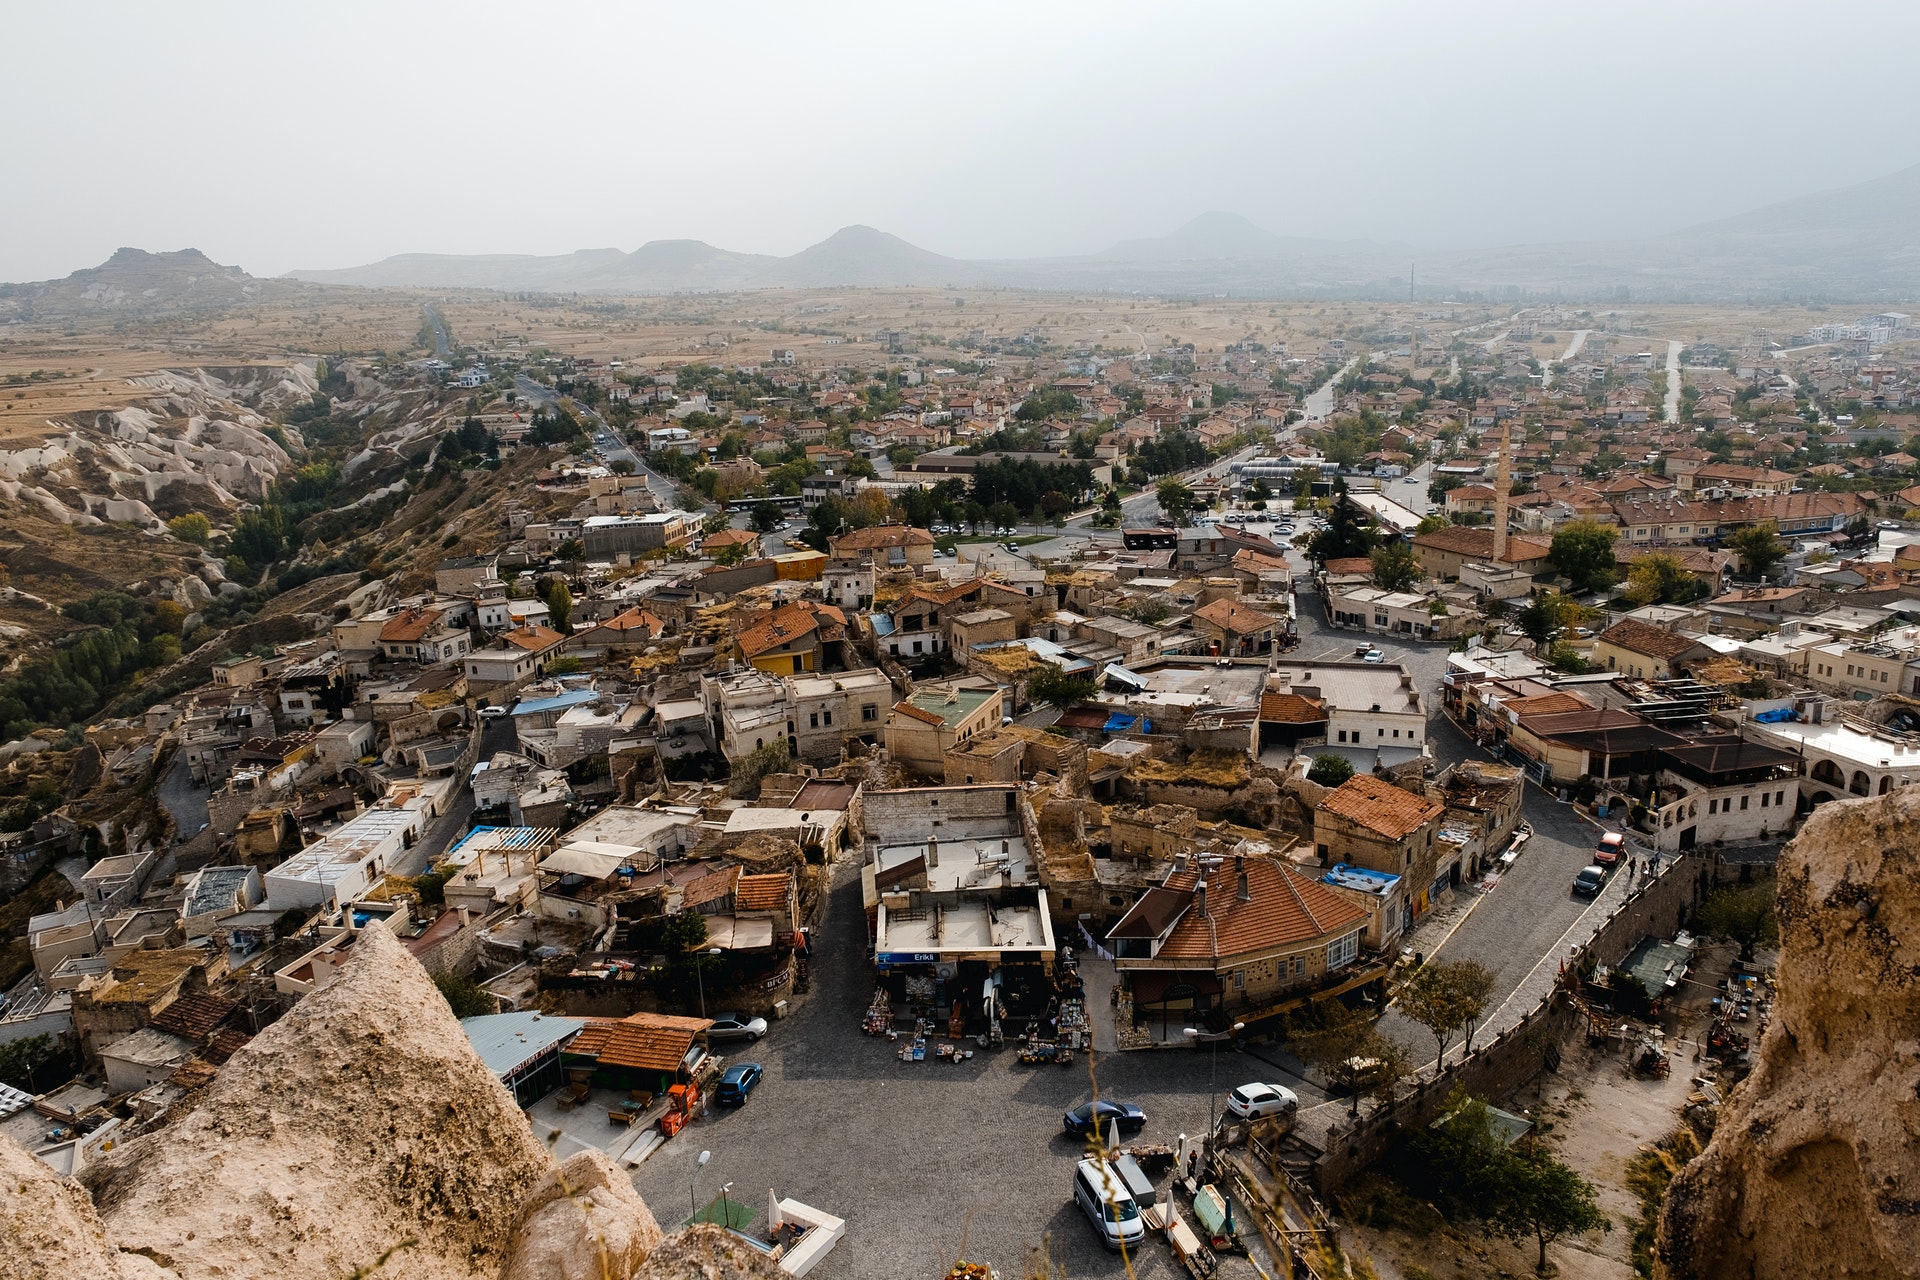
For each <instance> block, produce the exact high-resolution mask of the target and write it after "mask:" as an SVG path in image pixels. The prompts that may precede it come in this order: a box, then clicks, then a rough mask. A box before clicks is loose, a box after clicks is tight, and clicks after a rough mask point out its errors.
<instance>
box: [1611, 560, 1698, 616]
mask: <svg viewBox="0 0 1920 1280" xmlns="http://www.w3.org/2000/svg"><path fill="white" fill-rule="evenodd" d="M1699 586H1700V583H1699V580H1698V579H1696V578H1695V577H1694V576H1693V575H1692V574H1691V573H1688V572H1687V567H1686V566H1685V565H1683V564H1681V563H1680V557H1678V556H1676V555H1674V554H1672V553H1671V552H1667V551H1656V552H1654V553H1653V554H1652V555H1645V556H1641V557H1640V558H1639V559H1638V560H1635V561H1634V562H1633V567H1632V568H1631V569H1629V570H1627V590H1626V596H1627V600H1628V601H1629V602H1630V603H1632V604H1633V605H1635V606H1636V607H1644V606H1646V605H1650V604H1682V603H1684V602H1686V601H1688V600H1691V599H1693V598H1694V596H1696V595H1698V594H1699Z"/></svg>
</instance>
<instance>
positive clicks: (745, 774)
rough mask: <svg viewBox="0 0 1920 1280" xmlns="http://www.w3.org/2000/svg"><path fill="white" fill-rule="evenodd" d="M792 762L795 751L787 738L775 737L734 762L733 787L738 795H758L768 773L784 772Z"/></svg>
mask: <svg viewBox="0 0 1920 1280" xmlns="http://www.w3.org/2000/svg"><path fill="white" fill-rule="evenodd" d="M792 762H793V751H792V749H791V748H790V747H788V746H787V740H786V739H785V738H775V739H774V740H773V741H772V742H769V743H768V744H767V745H766V746H764V747H758V748H756V749H755V750H753V751H749V752H748V753H747V754H746V755H744V756H742V757H741V758H740V759H739V760H736V761H735V762H734V765H733V776H732V780H731V783H730V786H731V789H732V791H733V793H734V794H735V795H738V796H744V797H748V798H754V797H757V796H758V795H759V793H760V783H761V781H762V780H764V779H765V778H766V777H767V775H768V774H773V773H784V772H785V771H786V768H787V766H788V765H789V764H791V763H792Z"/></svg>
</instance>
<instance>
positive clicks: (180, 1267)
mask: <svg viewBox="0 0 1920 1280" xmlns="http://www.w3.org/2000/svg"><path fill="white" fill-rule="evenodd" d="M0 1178H4V1185H5V1192H6V1194H3V1195H0V1280H14V1277H20V1278H21V1280H39V1278H40V1277H49V1278H51V1277H54V1276H63V1277H64V1276H87V1277H93V1276H99V1277H103V1278H104V1280H148V1278H152V1280H165V1278H167V1277H174V1278H176V1280H198V1278H202V1277H205V1278H209V1280H210V1278H212V1277H222V1278H229V1277H236V1276H267V1275H271V1276H274V1277H276V1278H278V1280H308V1278H311V1280H339V1277H341V1276H348V1275H355V1274H362V1273H365V1272H366V1271H368V1270H370V1269H376V1268H378V1269H379V1270H380V1273H381V1274H395V1275H405V1276H408V1277H409V1278H410V1280H481V1278H482V1277H485V1278H487V1280H502V1278H510V1280H520V1278H521V1277H526V1278H528V1280H531V1278H532V1277H540V1280H607V1278H609V1277H611V1278H613V1280H630V1278H631V1277H634V1276H638V1275H643V1274H644V1275H656V1274H669V1273H662V1272H660V1271H658V1270H657V1269H655V1270H651V1271H649V1270H646V1269H645V1268H646V1267H647V1265H648V1263H649V1260H650V1259H651V1258H652V1257H653V1256H654V1255H656V1254H658V1253H660V1252H661V1250H662V1248H663V1240H662V1236H661V1232H660V1228H659V1227H658V1226H657V1225H656V1224H655V1222H654V1219H653V1215H652V1214H651V1213H650V1212H649V1211H648V1209H647V1206H646V1205H645V1204H644V1203H643V1202H642V1201H641V1200H640V1198H639V1196H638V1195H637V1194H635V1192H634V1190H633V1184H632V1183H631V1181H629V1179H628V1178H627V1177H626V1175H625V1174H623V1173H621V1172H620V1171H618V1170H616V1169H615V1168H614V1167H613V1166H612V1165H611V1164H610V1163H609V1162H608V1161H607V1159H606V1157H605V1156H603V1155H601V1154H600V1153H598V1152H585V1153H582V1154H579V1155H576V1156H574V1157H572V1158H570V1159H569V1160H567V1161H566V1163H565V1164H564V1165H563V1164H560V1163H558V1162H556V1161H555V1160H554V1159H553V1158H552V1156H550V1155H549V1154H548V1153H547V1151H546V1149H545V1148H544V1147H542V1146H541V1145H540V1143H539V1142H538V1141H536V1140H535V1138H534V1137H533V1135H532V1133H531V1132H530V1131H529V1128H528V1125H527V1121H526V1117H525V1116H524V1115H522V1114H521V1112H520V1109H519V1108H518V1107H517V1106H516V1105H515V1103H514V1101H513V1098H512V1096H511V1095H509V1094H508V1093H507V1091H506V1090H505V1089H504V1088H502V1087H501V1086H500V1084H499V1082H498V1081H496V1080H495V1079H494V1078H493V1075H492V1073H491V1072H489V1071H488V1070H487V1069H486V1067H485V1066H484V1065H483V1064H482V1063H481V1062H480V1060H479V1058H478V1057H477V1056H476V1055H475V1054H474V1053H473V1051H472V1049H471V1048H470V1047H469V1045H468V1043H467V1039H466V1036H465V1034H464V1033H463V1032H462V1031H461V1030H460V1026H459V1024H458V1023H457V1022H456V1021H455V1020H454V1018H453V1015H452V1013H451V1012H450V1011H449V1010H448V1009H447V1006H446V1002H445V1001H444V1000H443V999H441V997H440V994H439V992H438V991H436V990H435V989H434V986H433V984H432V982H431V981H429V980H428V978H427V976H426V974H425V972H424V971H423V970H422V969H421V968H420V966H419V965H418V963H416V962H415V961H414V960H413V958H412V957H410V956H408V955H407V954H406V953H405V951H404V950H403V949H402V948H401V946H400V944H399V943H398V942H396V941H394V940H393V938H391V937H390V936H389V935H388V934H387V933H386V932H385V931H383V930H379V929H373V930H369V931H368V932H366V933H365V934H363V935H362V936H361V938H360V940H359V941H358V942H357V943H356V944H355V946H354V949H353V959H352V962H351V964H350V965H349V966H348V967H347V970H346V972H345V973H344V975H343V976H341V977H340V978H339V979H337V980H336V981H335V982H334V984H333V985H332V986H330V987H328V988H327V989H326V990H324V991H320V992H317V993H315V994H314V995H312V996H310V997H308V998H307V999H306V1000H304V1001H303V1002H301V1004H300V1005H299V1006H297V1007H296V1008H295V1009H294V1011H293V1012H292V1013H290V1014H288V1015H287V1016H286V1017H285V1018H283V1019H281V1020H280V1021H279V1022H277V1023H275V1024H274V1025H273V1026H271V1027H269V1028H267V1030H265V1031H264V1032H262V1033H261V1034H260V1035H259V1036H257V1037H255V1038H254V1040H253V1041H252V1042H250V1043H249V1044H248V1045H247V1047H246V1048H244V1049H242V1050H241V1051H240V1052H239V1053H237V1054H235V1055H234V1057H233V1059H232V1060H231V1061H229V1062H228V1063H227V1065H226V1066H225V1067H224V1068H222V1070H221V1072H220V1074H219V1076H218V1077H217V1078H216V1079H215V1081H214V1083H213V1084H212V1085H210V1086H209V1087H208V1089H207V1091H206V1093H205V1094H204V1096H202V1097H201V1098H200V1100H199V1102H198V1104H197V1105H196V1106H194V1107H193V1108H192V1110H191V1111H189V1112H188V1113H187V1114H185V1115H184V1116H179V1117H177V1118H175V1119H174V1120H173V1122H172V1123H170V1124H168V1125H167V1126H166V1127H165V1128H162V1129H160V1130H157V1131H155V1132H152V1133H148V1134H145V1135H142V1136H141V1137H138V1138H135V1139H134V1140H132V1141H130V1142H128V1143H126V1144H124V1145H123V1146H122V1147H121V1148H120V1149H119V1150H118V1151H116V1152H114V1153H113V1155H112V1156H111V1157H110V1158H109V1160H108V1161H106V1162H103V1163H102V1164H100V1165H98V1166H95V1167H94V1168H92V1169H89V1170H88V1171H87V1175H86V1183H87V1188H86V1189H83V1188H81V1187H79V1186H76V1185H75V1184H73V1183H71V1182H68V1181H66V1180H64V1179H61V1178H59V1177H57V1176H55V1175H54V1174H53V1173H52V1171H50V1170H48V1169H46V1168H45V1166H43V1165H40V1164H39V1162H38V1161H35V1160H33V1159H32V1158H31V1157H29V1156H27V1155H26V1154H25V1153H24V1152H23V1151H21V1150H20V1148H19V1147H18V1146H16V1145H14V1144H12V1143H11V1141H10V1140H8V1139H5V1138H0ZM88 1190H91V1192H92V1195H91V1197H89V1196H88V1194H87V1191H88ZM725 1244H727V1238H725V1237H723V1238H722V1239H721V1240H720V1241H718V1242H706V1243H704V1244H703V1243H701V1242H699V1241H676V1242H673V1248H674V1249H676V1250H678V1249H688V1250H691V1253H690V1254H689V1256H698V1257H700V1258H702V1259H704V1261H702V1262H700V1263H699V1266H698V1267H697V1268H696V1269H694V1270H680V1271H674V1272H671V1273H670V1274H675V1275H681V1274H685V1275H701V1274H713V1275H716V1276H733V1275H739V1276H763V1277H766V1276H776V1275H778V1274H779V1273H778V1272H777V1271H776V1270H775V1269H774V1268H773V1267H772V1266H771V1265H770V1264H767V1263H765V1262H764V1260H761V1259H759V1258H757V1257H756V1256H753V1255H752V1251H751V1250H748V1249H745V1248H743V1247H741V1246H739V1245H738V1242H737V1241H736V1242H733V1243H732V1245H731V1246H730V1247H731V1248H733V1249H737V1250H738V1251H739V1252H740V1253H741V1254H742V1255H743V1256H742V1258H741V1259H740V1260H739V1261H738V1263H737V1265H736V1263H735V1262H734V1261H733V1260H730V1259H723V1258H721V1257H720V1253H723V1252H726V1250H719V1251H718V1252H716V1249H717V1246H718V1245H725ZM665 1256H666V1257H667V1258H669V1259H670V1258H672V1257H675V1256H678V1255H677V1254H675V1253H673V1252H672V1251H668V1252H667V1253H666V1255H665ZM755 1264H758V1269H754V1266H755Z"/></svg>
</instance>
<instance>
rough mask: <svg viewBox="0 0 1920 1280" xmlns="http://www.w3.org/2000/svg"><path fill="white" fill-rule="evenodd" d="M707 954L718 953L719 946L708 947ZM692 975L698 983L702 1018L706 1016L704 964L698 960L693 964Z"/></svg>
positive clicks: (705, 975)
mask: <svg viewBox="0 0 1920 1280" xmlns="http://www.w3.org/2000/svg"><path fill="white" fill-rule="evenodd" d="M707 954H708V955H710V956H717V955H719V954H720V948H718V947H708V948H707ZM693 977H694V981H696V982H698V983H699V984H700V1016H701V1017H703V1018H704V1017H706V1016H707V973H706V966H705V965H704V964H702V963H700V962H699V961H698V960H696V961H694V964H693Z"/></svg>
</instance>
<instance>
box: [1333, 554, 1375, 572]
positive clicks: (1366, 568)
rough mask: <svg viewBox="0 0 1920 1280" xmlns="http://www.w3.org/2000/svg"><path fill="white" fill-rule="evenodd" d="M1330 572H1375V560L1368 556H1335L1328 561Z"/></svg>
mask: <svg viewBox="0 0 1920 1280" xmlns="http://www.w3.org/2000/svg"><path fill="white" fill-rule="evenodd" d="M1327 572H1328V573H1367V574H1370V573H1372V572H1373V561H1372V560H1370V559H1368V558H1367V557H1366V556H1335V557H1334V558H1333V559H1331V560H1329V561H1327Z"/></svg>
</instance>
